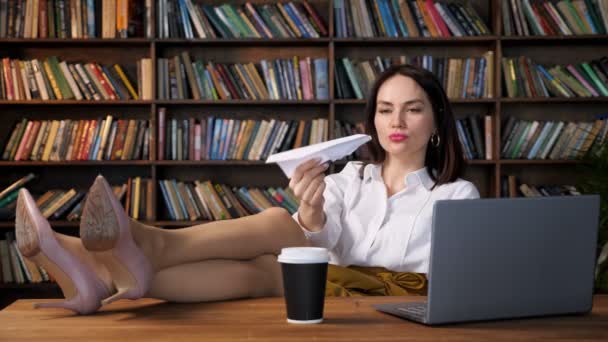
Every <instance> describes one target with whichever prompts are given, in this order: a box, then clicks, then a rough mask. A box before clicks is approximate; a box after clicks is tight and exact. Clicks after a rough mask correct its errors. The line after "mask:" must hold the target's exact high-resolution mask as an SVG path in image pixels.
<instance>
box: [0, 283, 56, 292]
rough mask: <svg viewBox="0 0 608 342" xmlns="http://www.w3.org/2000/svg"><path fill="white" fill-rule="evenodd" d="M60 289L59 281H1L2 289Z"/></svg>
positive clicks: (0, 288)
mask: <svg viewBox="0 0 608 342" xmlns="http://www.w3.org/2000/svg"><path fill="white" fill-rule="evenodd" d="M3 289H4V290H42V291H48V290H53V291H55V290H57V291H58V290H60V289H59V285H57V283H51V282H43V283H25V284H17V283H0V290H3Z"/></svg>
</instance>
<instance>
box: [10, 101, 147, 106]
mask: <svg viewBox="0 0 608 342" xmlns="http://www.w3.org/2000/svg"><path fill="white" fill-rule="evenodd" d="M152 103H154V101H150V100H130V101H123V100H100V101H88V100H82V101H77V100H29V101H28V100H19V101H10V100H0V105H1V106H5V105H9V106H18V105H27V106H74V105H78V106H142V105H150V104H152Z"/></svg>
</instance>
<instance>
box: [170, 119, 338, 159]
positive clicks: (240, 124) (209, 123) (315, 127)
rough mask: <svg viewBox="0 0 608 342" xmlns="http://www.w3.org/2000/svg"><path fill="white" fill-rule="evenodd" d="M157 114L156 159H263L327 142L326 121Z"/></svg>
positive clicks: (327, 127) (327, 129)
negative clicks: (274, 154)
mask: <svg viewBox="0 0 608 342" xmlns="http://www.w3.org/2000/svg"><path fill="white" fill-rule="evenodd" d="M166 115H167V114H166V109H165V108H159V112H158V124H159V126H158V129H159V130H158V134H159V135H158V159H159V160H265V159H266V158H267V157H268V156H269V155H271V154H273V153H276V152H282V151H286V150H290V149H292V148H297V147H301V146H306V145H310V144H316V143H319V142H323V141H326V140H327V139H328V136H329V134H328V132H329V124H328V121H327V119H322V118H319V119H313V120H288V121H283V120H277V119H263V120H253V119H228V118H222V117H215V116H208V117H206V118H188V119H174V118H173V119H167V117H166Z"/></svg>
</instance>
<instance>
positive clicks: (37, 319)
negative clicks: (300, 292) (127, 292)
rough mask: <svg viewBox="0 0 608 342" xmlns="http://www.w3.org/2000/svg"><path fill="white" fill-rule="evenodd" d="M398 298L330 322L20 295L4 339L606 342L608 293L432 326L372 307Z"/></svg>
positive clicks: (276, 311)
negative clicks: (78, 307)
mask: <svg viewBox="0 0 608 342" xmlns="http://www.w3.org/2000/svg"><path fill="white" fill-rule="evenodd" d="M395 299H398V300H403V301H420V300H423V299H424V298H423V297H400V298H396V297H392V298H391V297H365V298H355V299H353V298H328V299H327V301H326V307H325V322H324V323H322V324H317V325H305V326H304V325H293V324H288V323H287V322H286V321H285V307H284V303H283V299H282V298H264V299H251V300H239V301H230V302H217V303H200V304H168V303H163V302H161V301H158V300H152V299H141V300H137V301H128V300H123V301H118V302H116V303H113V304H111V305H109V306H107V307H105V308H103V309H102V310H101V311H100V312H99V313H97V314H95V315H92V316H75V315H73V314H71V313H70V312H68V311H63V310H55V309H39V310H34V309H32V303H33V302H34V301H33V300H19V301H17V302H15V303H13V304H12V305H10V306H9V307H7V308H6V309H5V310H3V311H0V341H55V340H57V341H59V340H61V341H129V342H136V341H155V340H164V341H166V340H169V341H174V342H186V341H243V340H247V341H349V342H350V341H403V340H425V341H437V340H442V341H448V340H449V341H452V340H461V341H462V340H466V341H475V340H483V341H490V340H492V341H495V340H505V341H521V340H542V339H551V340H575V339H576V340H581V339H582V340H598V341H608V296H606V295H601V296H596V297H595V300H594V308H593V312H592V313H591V314H589V315H584V316H562V317H552V318H534V319H521V320H509V321H496V322H479V323H467V324H459V325H447V326H441V327H427V326H424V325H419V324H416V323H412V322H409V321H406V320H401V319H399V318H396V317H392V316H389V315H385V314H382V313H380V312H377V311H376V310H374V309H373V308H371V307H370V304H372V303H385V302H389V301H394V300H395Z"/></svg>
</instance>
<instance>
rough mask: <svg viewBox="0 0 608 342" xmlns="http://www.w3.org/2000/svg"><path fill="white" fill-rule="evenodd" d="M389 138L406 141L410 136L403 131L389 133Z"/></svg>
mask: <svg viewBox="0 0 608 342" xmlns="http://www.w3.org/2000/svg"><path fill="white" fill-rule="evenodd" d="M388 138H389V139H390V140H391V141H395V142H398V141H404V140H405V139H407V138H408V136H407V135H405V134H401V133H393V134H391V135H389V136H388Z"/></svg>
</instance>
